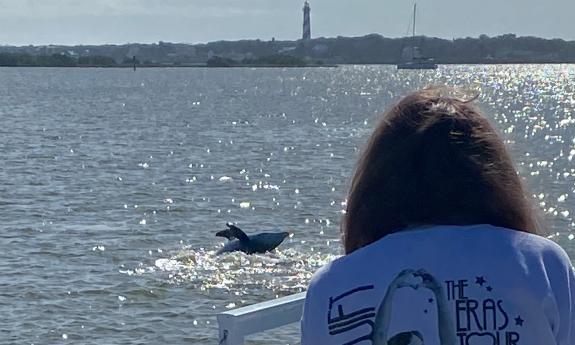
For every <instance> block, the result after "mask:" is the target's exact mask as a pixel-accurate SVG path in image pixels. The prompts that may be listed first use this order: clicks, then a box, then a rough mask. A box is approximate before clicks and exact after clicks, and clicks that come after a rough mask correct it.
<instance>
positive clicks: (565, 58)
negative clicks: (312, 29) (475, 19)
mask: <svg viewBox="0 0 575 345" xmlns="http://www.w3.org/2000/svg"><path fill="white" fill-rule="evenodd" d="M409 47H412V48H413V47H417V48H418V51H419V52H420V54H421V55H422V56H423V57H430V58H433V59H434V60H435V63H437V64H559V63H561V64H573V63H575V41H566V40H562V39H543V38H538V37H518V36H516V35H514V34H505V35H499V36H494V37H489V36H486V35H480V36H479V37H476V38H472V37H467V38H456V39H453V40H448V39H441V38H434V37H427V36H416V37H401V38H390V37H384V36H381V35H379V34H370V35H366V36H361V37H340V36H338V37H333V38H323V37H320V38H313V39H310V40H296V41H280V40H274V39H272V40H269V41H264V40H241V41H217V42H210V43H205V44H185V43H170V42H161V41H160V42H158V43H152V44H138V43H129V44H123V45H77V46H63V45H46V46H32V45H31V46H20V47H15V46H2V45H0V66H7V65H16V66H30V65H34V66H72V67H75V66H76V65H78V66H83V67H96V66H98V67H100V66H102V67H108V66H109V67H124V66H125V67H132V66H133V63H134V62H135V63H136V64H137V65H138V66H139V67H142V68H147V67H202V66H206V64H208V65H209V64H210V63H209V61H210V60H212V65H216V66H219V67H228V66H223V65H233V66H229V67H254V68H259V67H270V68H271V67H282V68H287V67H292V66H294V67H298V66H299V67H303V66H310V67H315V66H314V65H316V64H318V65H319V64H325V65H327V66H338V65H343V64H358V65H359V64H373V65H379V64H382V65H386V64H389V65H394V64H398V63H401V62H402V61H404V60H405V59H406V56H408V54H406V53H409V52H408V51H406V50H407V49H406V48H409ZM317 67H321V66H317Z"/></svg>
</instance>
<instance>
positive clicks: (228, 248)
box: [216, 223, 290, 255]
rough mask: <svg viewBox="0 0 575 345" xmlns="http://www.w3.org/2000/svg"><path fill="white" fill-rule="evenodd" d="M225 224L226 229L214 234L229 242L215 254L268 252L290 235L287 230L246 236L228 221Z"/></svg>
mask: <svg viewBox="0 0 575 345" xmlns="http://www.w3.org/2000/svg"><path fill="white" fill-rule="evenodd" d="M226 225H227V227H228V229H225V230H222V231H218V232H217V233H216V236H219V237H225V238H227V239H228V240H229V242H228V243H226V244H225V245H224V246H223V248H221V249H220V250H218V251H217V253H216V255H219V254H223V253H231V252H235V251H240V252H244V253H246V254H255V253H265V252H269V251H272V250H274V249H275V248H276V247H277V246H279V245H280V244H281V243H282V242H283V240H285V238H286V237H288V236H289V235H290V233H289V232H262V233H259V234H255V235H249V236H248V235H246V233H245V232H243V230H242V229H240V228H238V227H237V226H235V225H233V224H230V223H227V224H226Z"/></svg>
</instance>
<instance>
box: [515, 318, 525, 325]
mask: <svg viewBox="0 0 575 345" xmlns="http://www.w3.org/2000/svg"><path fill="white" fill-rule="evenodd" d="M524 321H525V320H523V319H522V318H521V316H519V315H518V316H517V317H516V318H515V326H521V327H523V322H524Z"/></svg>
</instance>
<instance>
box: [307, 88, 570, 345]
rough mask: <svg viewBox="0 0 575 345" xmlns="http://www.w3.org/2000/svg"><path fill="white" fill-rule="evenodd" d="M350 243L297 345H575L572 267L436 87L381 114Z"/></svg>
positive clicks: (463, 107) (506, 165) (469, 117)
mask: <svg viewBox="0 0 575 345" xmlns="http://www.w3.org/2000/svg"><path fill="white" fill-rule="evenodd" d="M342 242H343V247H344V250H345V254H346V255H344V256H342V257H340V258H338V259H336V260H334V261H333V262H331V263H329V264H328V265H326V266H324V267H322V268H321V269H320V270H318V272H316V273H315V274H314V276H313V278H312V280H311V282H310V284H309V288H308V290H307V295H306V300H305V304H304V313H303V316H302V320H301V332H302V333H301V344H302V345H323V344H346V345H352V344H374V345H382V344H386V345H407V344H411V345H414V344H426V345H434V344H435V345H471V344H490V345H542V344H545V345H551V344H558V345H575V325H574V320H575V317H574V313H575V305H574V298H575V295H574V293H575V279H574V274H573V268H572V266H571V262H570V260H569V257H568V256H567V254H566V253H565V251H564V250H563V249H562V248H561V247H560V246H559V245H557V244H556V243H554V242H552V241H550V240H548V239H546V238H545V237H544V236H542V230H541V225H540V222H539V221H538V217H537V216H536V212H535V210H534V208H533V207H532V202H531V200H530V197H528V196H527V193H526V191H525V188H524V186H523V184H522V181H521V179H520V177H519V176H518V174H517V172H516V170H515V167H514V165H513V162H512V160H511V158H510V155H509V154H508V152H507V151H506V148H505V145H504V143H503V141H502V140H501V139H500V137H499V135H498V134H497V132H496V130H495V129H494V127H492V125H491V124H490V123H489V122H488V120H487V119H486V118H485V117H484V116H483V115H482V114H481V112H480V111H479V110H478V108H476V107H475V106H474V105H473V102H472V101H466V100H463V99H459V98H457V97H452V96H449V95H445V91H444V90H442V89H436V88H429V89H424V90H420V91H417V92H414V93H412V94H410V95H408V96H406V97H404V98H403V99H401V100H400V101H399V102H398V103H397V104H395V105H394V106H392V107H391V109H390V110H389V111H387V113H386V114H384V116H383V117H382V119H381V121H380V122H379V124H378V125H377V127H376V128H375V130H374V132H373V134H372V135H371V138H370V139H369V142H368V144H367V147H366V149H365V150H364V152H363V154H362V156H361V157H360V159H359V162H358V164H357V168H356V171H355V175H354V177H353V179H352V183H351V188H350V191H349V195H348V204H347V212H346V213H345V216H344V219H343V220H342Z"/></svg>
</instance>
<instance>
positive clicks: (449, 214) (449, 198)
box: [342, 88, 538, 253]
mask: <svg viewBox="0 0 575 345" xmlns="http://www.w3.org/2000/svg"><path fill="white" fill-rule="evenodd" d="M442 92H443V91H442V90H441V89H436V88H432V89H424V90H421V91H418V92H415V93H412V94H410V95H408V96H406V97H404V98H403V99H402V100H400V101H399V103H397V104H396V105H395V106H393V107H392V108H391V109H390V110H389V111H388V112H387V113H386V114H385V115H384V116H383V118H382V119H381V121H380V123H379V124H378V125H377V127H376V129H375V131H374V132H373V134H372V136H371V138H370V140H369V143H368V145H367V148H366V149H365V151H364V152H363V154H362V156H361V158H360V160H359V162H358V166H357V169H356V172H355V176H354V178H353V180H352V185H351V189H350V192H349V196H348V205H347V213H346V215H345V217H344V219H343V224H342V231H343V242H344V248H345V252H346V253H351V252H353V251H354V250H356V249H358V248H361V247H363V246H365V245H367V244H369V243H372V242H374V241H377V240H378V239H380V238H382V237H384V236H386V235H388V234H391V233H394V232H397V231H401V230H402V229H405V228H409V227H414V226H421V225H469V224H491V225H494V226H500V227H506V228H511V229H515V230H519V231H525V232H531V233H536V232H537V228H538V226H537V221H536V219H535V216H534V215H533V212H532V208H531V202H530V201H529V199H528V198H527V196H526V194H525V192H524V188H523V186H522V183H521V179H520V178H519V176H518V175H517V172H516V170H515V167H514V165H513V162H512V160H511V158H510V156H509V154H508V153H507V151H506V149H505V145H504V143H503V141H502V140H501V139H500V137H499V136H498V134H497V132H496V131H495V129H494V128H493V127H492V126H491V125H490V124H489V122H488V121H487V119H486V118H485V117H484V116H483V115H482V114H481V113H480V111H479V110H478V109H477V108H476V107H475V106H473V105H472V104H471V102H470V101H465V100H461V99H457V98H453V97H448V96H443V95H442Z"/></svg>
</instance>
